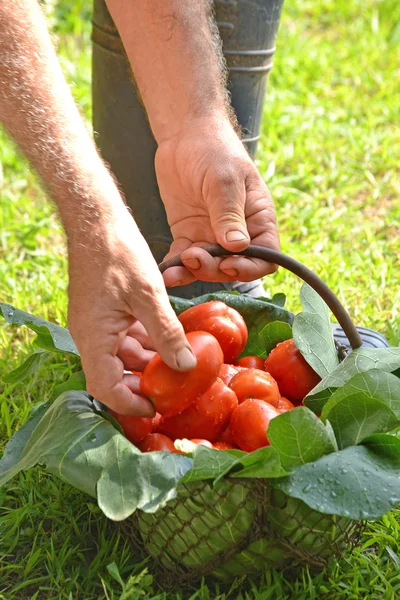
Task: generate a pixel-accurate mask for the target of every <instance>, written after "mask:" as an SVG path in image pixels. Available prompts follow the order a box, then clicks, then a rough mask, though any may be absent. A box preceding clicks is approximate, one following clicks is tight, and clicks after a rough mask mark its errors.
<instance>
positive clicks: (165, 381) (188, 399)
mask: <svg viewBox="0 0 400 600" xmlns="http://www.w3.org/2000/svg"><path fill="white" fill-rule="evenodd" d="M179 319H180V321H181V323H182V325H183V328H184V330H185V332H186V334H187V339H188V341H189V342H190V345H191V347H192V350H193V352H194V354H195V355H196V358H197V366H196V367H195V368H194V369H192V370H191V371H188V372H186V373H178V372H176V371H173V370H172V369H171V368H170V367H168V366H167V365H166V364H165V363H164V362H163V360H162V359H161V357H160V356H158V355H156V356H155V357H154V358H153V359H152V360H151V361H150V362H149V364H148V365H147V366H146V368H145V370H144V372H143V375H142V376H141V391H142V393H143V394H144V395H146V396H148V397H149V398H151V400H152V401H153V402H154V405H155V408H156V411H157V415H156V417H154V418H153V419H151V418H140V417H129V416H122V415H117V414H115V413H112V414H113V416H114V417H115V418H116V419H117V420H118V422H119V423H120V424H121V426H122V429H123V431H124V433H125V435H126V437H127V438H128V439H129V440H130V441H131V442H132V443H133V444H135V445H137V446H138V448H139V449H140V450H141V451H142V452H150V451H153V450H167V451H170V452H178V450H177V449H176V448H175V446H174V440H176V439H183V438H186V439H189V440H191V441H192V442H194V443H199V444H204V445H206V446H208V447H210V448H216V449H219V450H228V449H233V448H239V449H241V450H244V451H245V452H252V451H253V450H256V449H257V448H261V447H263V446H268V445H269V442H268V437H267V435H266V432H267V430H268V425H269V422H270V421H271V419H273V418H274V417H276V416H278V415H279V414H281V413H282V412H285V411H287V410H291V409H292V408H294V406H297V405H299V404H301V403H302V400H303V398H304V396H306V394H307V393H308V392H309V391H310V390H311V389H312V388H313V387H314V386H315V385H316V384H317V383H318V382H319V381H320V377H319V376H318V375H317V373H315V371H314V370H313V369H312V368H311V367H310V366H309V365H308V363H307V362H306V361H305V360H304V358H303V356H302V355H301V354H300V352H299V350H298V349H297V347H296V346H295V344H294V341H293V339H289V340H286V341H284V342H281V343H279V344H278V345H277V346H276V348H274V350H272V352H270V354H269V356H268V358H267V359H266V360H265V359H263V358H260V357H258V356H246V357H244V358H240V359H238V360H236V359H237V357H238V356H239V355H240V354H241V353H242V352H243V350H244V348H245V346H246V343H247V338H248V332H247V327H246V323H245V321H244V320H243V317H242V316H241V315H240V314H239V313H238V312H237V311H236V310H235V309H233V308H230V307H229V306H227V305H226V304H224V303H223V302H219V301H211V302H206V303H204V304H199V305H196V306H193V307H191V308H189V309H188V310H186V311H184V312H183V313H181V315H180V316H179Z"/></svg>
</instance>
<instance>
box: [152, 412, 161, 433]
mask: <svg viewBox="0 0 400 600" xmlns="http://www.w3.org/2000/svg"><path fill="white" fill-rule="evenodd" d="M161 420H162V416H161V415H160V413H156V416H155V417H153V418H152V420H151V421H152V428H151V433H158V428H159V426H160V422H161Z"/></svg>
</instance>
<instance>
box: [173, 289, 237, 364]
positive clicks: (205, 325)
mask: <svg viewBox="0 0 400 600" xmlns="http://www.w3.org/2000/svg"><path fill="white" fill-rule="evenodd" d="M179 320H180V322H181V323H182V325H183V328H184V330H185V332H186V333H187V332H189V331H208V332H209V333H211V334H212V335H213V336H214V337H216V338H217V340H218V341H219V343H220V345H221V348H222V352H223V353H224V361H225V362H226V363H231V362H233V361H234V360H235V358H237V357H238V356H239V354H240V353H241V352H243V350H244V347H245V346H246V343H247V337H248V332H247V326H246V323H245V321H244V319H243V317H242V315H241V314H240V313H238V311H237V310H235V309H234V308H231V307H230V306H227V305H226V304H225V303H224V302H220V301H219V300H212V301H211V302H204V303H203V304H198V305H197V306H192V307H190V308H188V309H187V310H185V311H184V312H183V313H181V314H180V315H179Z"/></svg>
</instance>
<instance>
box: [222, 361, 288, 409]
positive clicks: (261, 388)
mask: <svg viewBox="0 0 400 600" xmlns="http://www.w3.org/2000/svg"><path fill="white" fill-rule="evenodd" d="M229 387H230V388H231V390H233V391H234V392H235V394H236V396H237V399H238V402H239V404H240V403H241V402H243V401H244V400H246V399H247V398H257V399H258V400H264V401H265V402H269V404H272V406H276V405H277V403H278V401H279V399H280V397H281V394H280V392H279V388H278V384H277V383H276V381H275V379H273V377H271V375H270V374H269V373H265V371H260V370H259V369H246V370H245V371H241V372H240V373H238V374H237V375H235V377H233V378H232V379H231V381H230V383H229Z"/></svg>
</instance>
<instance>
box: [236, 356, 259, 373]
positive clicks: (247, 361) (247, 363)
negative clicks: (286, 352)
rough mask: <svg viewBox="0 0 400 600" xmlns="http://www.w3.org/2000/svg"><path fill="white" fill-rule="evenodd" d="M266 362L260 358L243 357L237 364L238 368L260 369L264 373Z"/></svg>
mask: <svg viewBox="0 0 400 600" xmlns="http://www.w3.org/2000/svg"><path fill="white" fill-rule="evenodd" d="M264 362H265V360H264V359H263V358H261V357H260V356H243V358H239V359H238V360H237V361H236V362H235V366H236V367H244V368H245V369H259V370H260V371H264Z"/></svg>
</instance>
